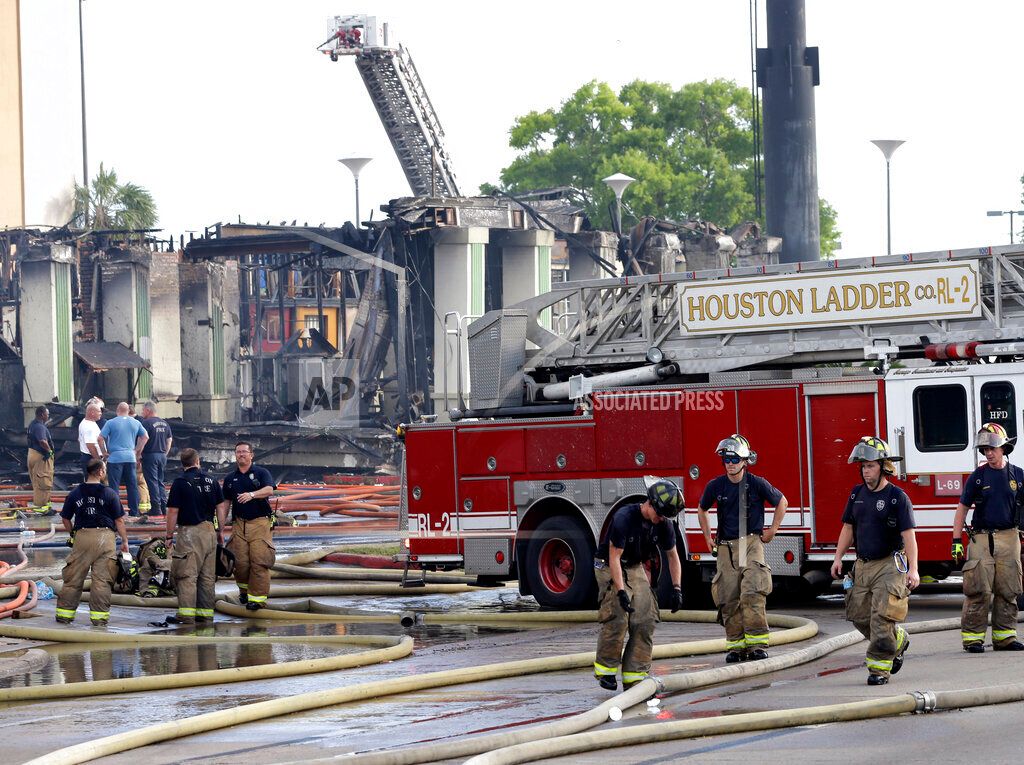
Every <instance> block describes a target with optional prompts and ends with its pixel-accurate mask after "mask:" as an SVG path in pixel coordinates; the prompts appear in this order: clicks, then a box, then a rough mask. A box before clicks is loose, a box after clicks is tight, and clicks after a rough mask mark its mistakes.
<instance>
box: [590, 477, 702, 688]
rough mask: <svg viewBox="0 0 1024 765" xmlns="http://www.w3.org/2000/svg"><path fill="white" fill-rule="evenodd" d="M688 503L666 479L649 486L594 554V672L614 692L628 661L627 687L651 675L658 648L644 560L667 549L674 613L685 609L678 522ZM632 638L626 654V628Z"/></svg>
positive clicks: (655, 606) (618, 515)
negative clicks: (596, 625)
mask: <svg viewBox="0 0 1024 765" xmlns="http://www.w3.org/2000/svg"><path fill="white" fill-rule="evenodd" d="M682 507H683V496H682V493H681V492H680V491H679V487H678V486H676V485H675V484H674V483H673V482H672V481H667V480H664V479H661V480H656V481H654V482H653V483H652V484H651V485H650V487H649V488H648V489H647V501H646V502H644V503H643V504H640V505H625V506H624V507H621V508H619V510H617V511H616V512H615V516H614V517H613V518H612V522H611V524H610V525H609V527H608V530H607V531H606V533H605V536H604V537H603V538H602V540H601V544H600V546H599V547H598V549H597V556H596V557H595V558H594V569H595V570H594V574H595V575H596V577H597V587H598V593H600V597H601V604H600V610H599V611H598V621H599V622H600V623H601V633H600V636H599V638H598V642H597V657H596V661H595V662H594V675H595V676H596V677H597V680H598V682H599V683H600V684H601V687H602V688H606V689H608V690H609V691H614V690H615V689H616V688H617V687H618V681H617V680H616V678H615V675H616V673H617V672H618V668H619V664H620V662H621V664H622V685H623V687H624V688H629V687H630V686H632V685H633V684H634V683H638V682H640V681H641V680H643V679H644V678H646V677H647V673H648V672H649V671H650V669H651V653H652V651H653V649H654V627H655V625H656V624H657V623H658V599H657V595H656V593H655V592H654V591H653V590H652V589H651V584H650V582H649V581H648V579H647V572H646V571H644V566H643V564H644V562H645V561H647V560H652V559H654V557H655V556H659V555H660V551H661V550H664V551H665V554H666V557H667V558H668V569H669V573H670V574H671V576H672V585H673V587H675V590H674V592H673V597H672V613H675V612H676V611H678V610H679V609H680V608H682V607H683V593H682V589H681V586H680V581H681V577H682V565H681V564H680V562H679V553H678V552H676V533H675V527H674V526H673V525H672V520H671V519H672V518H675V517H676V516H677V515H678V514H679V511H680V510H681V509H682ZM627 630H628V631H629V642H628V643H626V648H625V652H623V648H622V646H623V642H624V641H625V638H626V631H627Z"/></svg>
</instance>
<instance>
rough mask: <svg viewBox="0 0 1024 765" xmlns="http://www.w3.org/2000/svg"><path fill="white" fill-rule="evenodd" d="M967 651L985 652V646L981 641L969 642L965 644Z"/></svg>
mask: <svg viewBox="0 0 1024 765" xmlns="http://www.w3.org/2000/svg"><path fill="white" fill-rule="evenodd" d="M964 650H965V651H967V653H985V646H984V645H982V644H981V643H968V644H967V645H965V646H964Z"/></svg>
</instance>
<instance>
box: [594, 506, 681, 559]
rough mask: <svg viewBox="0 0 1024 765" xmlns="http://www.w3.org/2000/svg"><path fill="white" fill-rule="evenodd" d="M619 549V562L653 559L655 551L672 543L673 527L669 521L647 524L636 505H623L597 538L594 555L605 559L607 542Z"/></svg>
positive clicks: (669, 546) (648, 522) (672, 544)
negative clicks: (620, 559) (601, 535)
mask: <svg viewBox="0 0 1024 765" xmlns="http://www.w3.org/2000/svg"><path fill="white" fill-rule="evenodd" d="M609 542H611V543H612V544H613V545H615V546H616V547H618V548H619V549H620V550H622V565H624V566H633V565H636V564H637V563H643V562H644V561H647V560H654V559H655V556H656V555H657V551H658V550H659V549H660V550H671V549H672V548H673V547H675V546H676V530H675V527H674V526H673V525H672V521H669V520H665V519H663V520H661V521H660V522H659V523H651V522H650V521H649V520H647V519H646V518H644V516H643V513H641V512H640V505H625V506H624V507H620V508H619V509H618V510H616V511H615V516H614V517H613V518H612V522H611V524H610V525H609V526H608V531H607V532H606V534H605V536H603V537H602V538H601V544H600V545H599V546H598V548H597V557H598V558H601V559H602V560H608V543H609Z"/></svg>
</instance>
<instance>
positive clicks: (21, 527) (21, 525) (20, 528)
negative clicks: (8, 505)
mask: <svg viewBox="0 0 1024 765" xmlns="http://www.w3.org/2000/svg"><path fill="white" fill-rule="evenodd" d="M24 530H25V521H23V520H21V521H18V531H24Z"/></svg>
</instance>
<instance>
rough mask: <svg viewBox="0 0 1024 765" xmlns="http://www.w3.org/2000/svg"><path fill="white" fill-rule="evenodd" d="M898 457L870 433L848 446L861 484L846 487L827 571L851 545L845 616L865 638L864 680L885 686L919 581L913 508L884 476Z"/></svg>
mask: <svg viewBox="0 0 1024 765" xmlns="http://www.w3.org/2000/svg"><path fill="white" fill-rule="evenodd" d="M902 459H903V458H902V457H895V456H893V455H892V454H891V452H890V451H889V445H888V444H887V443H885V441H883V440H882V439H880V438H875V437H873V436H864V437H863V438H862V439H861V440H860V441H859V442H858V443H857V445H856V446H854V447H853V451H852V452H850V459H849V460H848V462H850V463H851V464H852V463H854V462H856V463H859V465H860V476H861V484H860V485H859V486H855V487H854V488H853V490H852V491H851V492H850V499H849V500H848V501H847V503H846V510H845V511H844V512H843V528H842V530H841V531H840V532H839V541H838V542H837V544H836V555H835V558H834V559H833V560H832V576H833V578H835V579H838V578H839V577H840V576H842V573H843V555H845V554H846V551H847V550H849V549H850V545H851V544H855V545H856V548H857V560H856V561H855V562H854V564H853V570H852V571H851V573H850V575H851V576H852V578H853V579H852V583H849V584H848V583H847V582H845V581H844V585H843V586H844V588H846V618H847V619H848V620H849V621H851V622H853V625H854V626H855V627H856V628H857V629H858V630H860V632H861V634H862V635H864V637H866V638H867V639H868V640H870V641H871V643H870V644H869V645H868V651H867V659H866V661H865V663H866V664H867V667H868V685H885V684H886V683H888V682H889V675H890V674H892V675H894V674H896V673H897V672H899V671H900V669H902V668H903V655H904V654H905V653H906V652H907V649H908V648H909V647H910V638H908V637H907V632H906V630H904V629H903V628H902V627H900V626H899V625H898V622H902V621H903V620H904V619H906V618H907V607H908V605H909V600H910V590H912V589H914V588H915V587H917V585H919V584H920V583H921V578H920V577H919V576H918V573H917V537H916V535H915V533H914V525H915V524H914V508H913V507H911V505H910V499H909V498H908V497H907V495H906V493H905V492H904V491H903V490H902V489H900V488H899V487H897V486H893V485H892V484H891V483H889V481H888V480H887V479H886V476H887V475H895V474H896V466H895V465H894V464H893V463H894V462H898V461H899V460H902Z"/></svg>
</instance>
